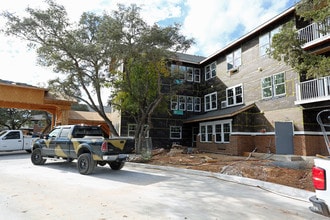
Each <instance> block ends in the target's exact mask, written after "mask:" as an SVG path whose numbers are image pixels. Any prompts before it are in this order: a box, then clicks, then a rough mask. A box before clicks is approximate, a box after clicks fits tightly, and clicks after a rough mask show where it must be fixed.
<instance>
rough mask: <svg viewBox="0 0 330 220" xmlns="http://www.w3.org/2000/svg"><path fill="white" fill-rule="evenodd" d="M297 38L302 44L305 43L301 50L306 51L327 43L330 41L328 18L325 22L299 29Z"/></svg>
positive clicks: (329, 22) (329, 21)
mask: <svg viewBox="0 0 330 220" xmlns="http://www.w3.org/2000/svg"><path fill="white" fill-rule="evenodd" d="M298 37H299V39H300V40H301V41H302V42H305V44H304V45H303V48H304V49H307V50H309V49H313V48H314V47H318V46H320V45H322V44H323V43H326V42H328V41H329V40H330V17H329V18H328V19H326V20H325V22H322V23H312V24H310V25H308V26H306V27H304V28H302V29H299V30H298ZM325 47H326V45H325ZM323 48H324V47H323ZM316 52H317V51H316Z"/></svg>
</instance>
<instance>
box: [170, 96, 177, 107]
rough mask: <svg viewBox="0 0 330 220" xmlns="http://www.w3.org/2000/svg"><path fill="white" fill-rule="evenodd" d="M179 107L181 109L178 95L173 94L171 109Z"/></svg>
mask: <svg viewBox="0 0 330 220" xmlns="http://www.w3.org/2000/svg"><path fill="white" fill-rule="evenodd" d="M178 109H179V102H178V96H177V95H173V96H172V97H171V110H178Z"/></svg>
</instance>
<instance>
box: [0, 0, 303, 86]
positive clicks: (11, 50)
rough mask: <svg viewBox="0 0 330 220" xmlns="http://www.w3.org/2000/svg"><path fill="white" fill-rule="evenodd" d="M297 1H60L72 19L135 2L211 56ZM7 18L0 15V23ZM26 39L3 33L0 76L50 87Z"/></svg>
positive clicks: (18, 7)
mask: <svg viewBox="0 0 330 220" xmlns="http://www.w3.org/2000/svg"><path fill="white" fill-rule="evenodd" d="M297 1H298V0H125V1H123V0H70V1H68V0H57V1H56V2H57V3H59V4H61V5H63V6H64V7H65V8H66V10H67V12H68V15H69V17H70V20H71V21H77V20H78V19H79V18H80V15H81V14H82V12H84V11H93V12H96V13H102V12H103V11H107V12H109V13H110V12H111V11H113V10H114V9H116V8H117V7H116V6H117V4H118V3H121V4H125V5H129V4H132V3H135V4H137V5H138V6H139V7H140V8H141V12H140V13H141V16H142V18H143V19H144V20H145V21H146V22H148V23H149V24H150V25H151V24H154V23H157V24H159V25H162V26H167V25H172V24H173V23H174V22H176V23H179V24H181V25H182V28H181V31H182V34H183V35H185V36H187V37H192V38H194V39H195V41H196V44H195V45H193V46H192V47H191V48H190V49H189V50H188V51H187V53H190V54H195V55H201V56H209V55H211V54H213V53H214V52H216V51H218V50H220V49H221V48H223V47H225V46H226V45H227V44H229V43H231V42H232V41H234V40H236V39H237V38H239V37H241V36H242V35H244V34H246V33H248V32H249V31H251V30H253V29H254V28H256V27H257V26H259V25H261V24H262V23H264V22H266V21H267V20H269V19H271V18H273V17H274V16H276V15H278V14H279V13H281V12H283V11H284V10H286V9H288V8H290V7H291V6H293V5H294V4H295V3H296V2H297ZM27 6H30V7H33V8H43V7H45V3H44V2H43V1H42V0H10V1H9V0H3V1H0V11H4V10H7V11H10V12H14V13H16V14H17V15H24V9H25V8H26V7H27ZM3 26H4V20H3V18H0V27H1V28H3ZM26 44H27V42H22V41H20V40H17V39H15V38H13V37H6V36H3V35H0V45H1V47H0V58H1V69H0V79H2V80H11V81H17V82H24V83H28V84H31V85H40V86H46V84H47V81H48V80H49V79H51V78H54V76H55V74H54V73H53V72H52V71H51V69H46V68H45V67H41V66H38V65H37V64H36V56H35V52H34V51H29V50H28V49H27V47H26Z"/></svg>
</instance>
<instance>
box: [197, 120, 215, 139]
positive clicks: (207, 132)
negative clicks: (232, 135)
mask: <svg viewBox="0 0 330 220" xmlns="http://www.w3.org/2000/svg"><path fill="white" fill-rule="evenodd" d="M200 131H201V142H212V134H213V127H212V125H207V124H203V125H201V126H200Z"/></svg>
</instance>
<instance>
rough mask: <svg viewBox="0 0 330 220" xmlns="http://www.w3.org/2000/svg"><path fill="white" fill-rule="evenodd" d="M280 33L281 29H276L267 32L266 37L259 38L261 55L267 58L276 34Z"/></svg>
mask: <svg viewBox="0 0 330 220" xmlns="http://www.w3.org/2000/svg"><path fill="white" fill-rule="evenodd" d="M279 32H280V27H277V28H275V29H274V30H272V31H270V32H267V33H266V34H264V35H261V36H260V37H259V55H260V56H265V55H266V54H267V52H268V50H269V49H270V48H271V44H272V40H273V37H274V35H275V34H277V33H279Z"/></svg>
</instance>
